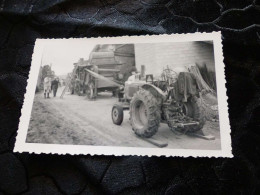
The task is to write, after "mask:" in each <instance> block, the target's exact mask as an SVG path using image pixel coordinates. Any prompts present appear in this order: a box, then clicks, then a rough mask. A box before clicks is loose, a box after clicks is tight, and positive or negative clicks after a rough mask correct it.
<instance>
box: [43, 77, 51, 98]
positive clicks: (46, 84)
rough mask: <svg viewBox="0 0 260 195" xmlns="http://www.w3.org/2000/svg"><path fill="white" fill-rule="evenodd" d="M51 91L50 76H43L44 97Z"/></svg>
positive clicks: (47, 96)
mask: <svg viewBox="0 0 260 195" xmlns="http://www.w3.org/2000/svg"><path fill="white" fill-rule="evenodd" d="M50 93H51V78H50V77H49V76H46V77H45V78H44V98H50V96H49V94H50Z"/></svg>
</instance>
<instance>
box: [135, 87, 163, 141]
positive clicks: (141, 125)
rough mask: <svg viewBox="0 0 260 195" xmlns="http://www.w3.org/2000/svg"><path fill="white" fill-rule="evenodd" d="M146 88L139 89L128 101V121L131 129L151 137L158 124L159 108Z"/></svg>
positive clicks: (143, 135)
mask: <svg viewBox="0 0 260 195" xmlns="http://www.w3.org/2000/svg"><path fill="white" fill-rule="evenodd" d="M160 102H161V101H160V100H157V99H156V98H155V97H154V96H153V95H152V94H151V93H150V91H148V90H144V89H140V90H139V91H137V92H136V93H135V95H134V96H133V98H132V100H131V102H130V123H131V125H132V129H133V131H134V132H135V133H136V134H137V135H138V136H140V137H146V138H149V137H152V136H153V135H154V134H155V133H156V132H157V131H158V128H159V126H160V121H161V110H160V109H161V108H160Z"/></svg>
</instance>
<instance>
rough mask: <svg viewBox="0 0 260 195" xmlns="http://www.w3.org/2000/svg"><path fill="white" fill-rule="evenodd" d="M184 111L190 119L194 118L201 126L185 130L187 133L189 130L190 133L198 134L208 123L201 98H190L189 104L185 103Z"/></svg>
mask: <svg viewBox="0 0 260 195" xmlns="http://www.w3.org/2000/svg"><path fill="white" fill-rule="evenodd" d="M183 111H184V113H185V114H186V115H187V116H188V117H190V118H192V119H193V120H194V121H197V122H199V125H196V126H190V127H186V128H187V129H184V130H185V131H186V130H187V131H188V132H196V131H199V130H201V129H202V128H203V126H204V124H205V122H206V117H205V109H204V107H203V105H202V100H201V98H198V97H196V96H193V97H191V98H189V99H188V102H185V103H184V108H183ZM184 128H185V127H184Z"/></svg>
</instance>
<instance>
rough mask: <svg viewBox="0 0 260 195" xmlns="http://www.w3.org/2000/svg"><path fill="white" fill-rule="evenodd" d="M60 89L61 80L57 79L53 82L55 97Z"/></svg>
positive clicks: (52, 87)
mask: <svg viewBox="0 0 260 195" xmlns="http://www.w3.org/2000/svg"><path fill="white" fill-rule="evenodd" d="M58 87H59V80H58V78H55V79H54V80H53V81H52V82H51V89H52V90H53V97H56V93H57V90H58Z"/></svg>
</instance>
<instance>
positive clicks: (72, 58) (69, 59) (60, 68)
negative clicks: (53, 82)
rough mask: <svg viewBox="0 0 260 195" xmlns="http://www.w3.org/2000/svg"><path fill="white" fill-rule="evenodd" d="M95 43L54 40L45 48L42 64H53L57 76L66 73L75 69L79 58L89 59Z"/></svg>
mask: <svg viewBox="0 0 260 195" xmlns="http://www.w3.org/2000/svg"><path fill="white" fill-rule="evenodd" d="M94 46H95V44H90V43H86V44H85V43H84V41H83V40H76V41H75V40H74V41H71V40H53V41H52V42H48V43H47V44H46V46H45V47H44V50H43V55H42V66H43V65H50V64H52V70H53V71H54V72H55V74H56V75H57V76H59V75H65V74H67V73H69V72H71V71H72V70H73V67H74V65H73V63H75V62H77V61H78V60H79V58H84V59H85V60H87V59H88V58H89V53H90V52H91V51H92V49H93V48H94Z"/></svg>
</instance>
